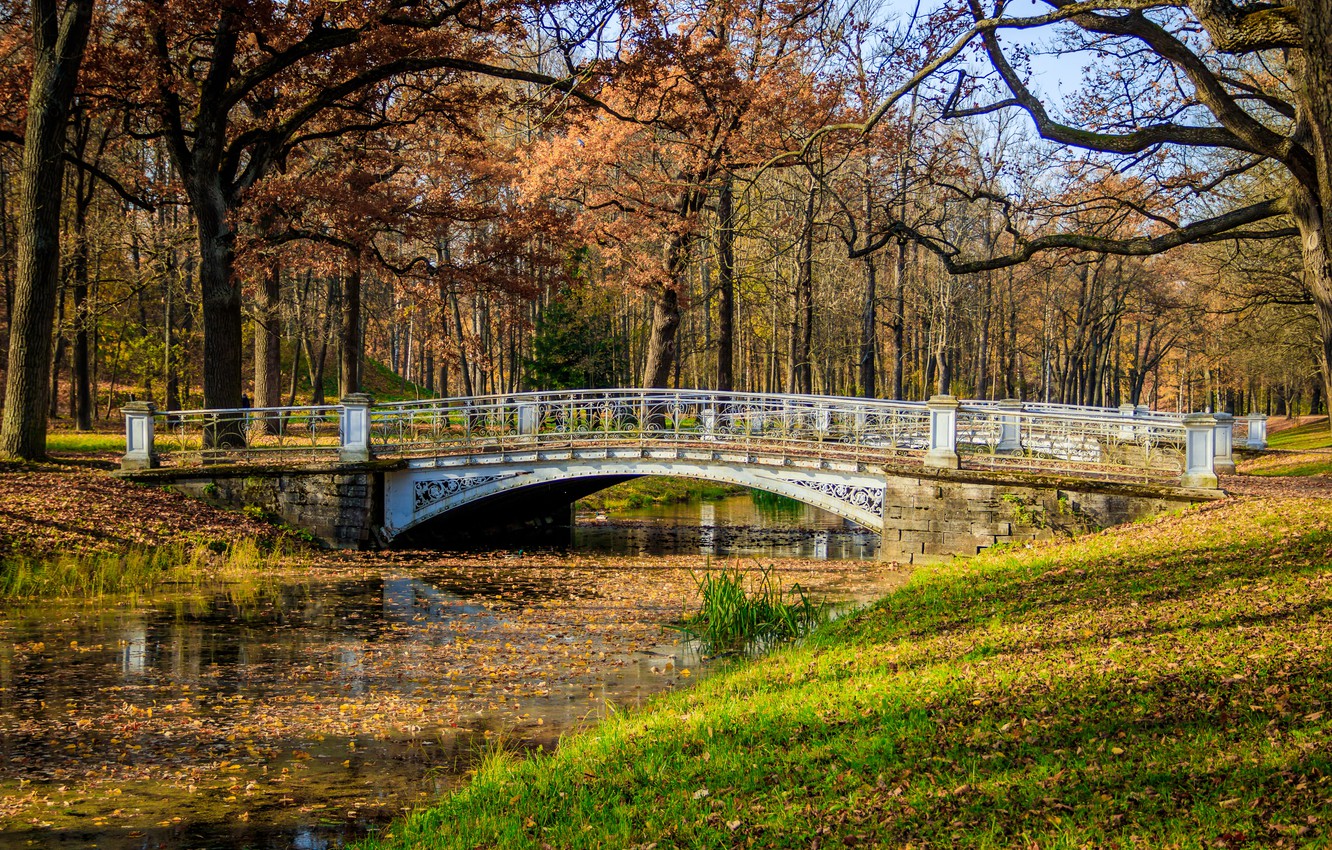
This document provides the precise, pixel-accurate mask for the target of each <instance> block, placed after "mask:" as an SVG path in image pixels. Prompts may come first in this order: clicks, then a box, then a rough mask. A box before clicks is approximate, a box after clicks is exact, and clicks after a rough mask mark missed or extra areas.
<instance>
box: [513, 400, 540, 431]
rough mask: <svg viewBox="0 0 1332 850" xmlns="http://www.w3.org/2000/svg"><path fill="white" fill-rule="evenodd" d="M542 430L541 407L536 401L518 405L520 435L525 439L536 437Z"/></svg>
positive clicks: (523, 402)
mask: <svg viewBox="0 0 1332 850" xmlns="http://www.w3.org/2000/svg"><path fill="white" fill-rule="evenodd" d="M539 430H541V406H540V405H539V404H537V403H536V402H534V401H522V402H519V403H518V433H519V434H521V435H522V436H524V437H535V436H536V434H537V431H539Z"/></svg>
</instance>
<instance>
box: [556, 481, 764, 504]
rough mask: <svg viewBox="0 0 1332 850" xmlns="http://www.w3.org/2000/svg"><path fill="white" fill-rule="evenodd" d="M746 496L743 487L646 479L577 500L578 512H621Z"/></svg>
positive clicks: (628, 482) (703, 482) (616, 486)
mask: <svg viewBox="0 0 1332 850" xmlns="http://www.w3.org/2000/svg"><path fill="white" fill-rule="evenodd" d="M746 492H748V491H747V490H746V489H745V488H744V487H736V486H734V485H731V484H714V483H712V482H709V481H700V480H697V479H693V478H667V477H664V476H660V475H645V476H643V477H642V478H635V479H633V480H632V481H626V482H624V483H623V484H616V485H615V486H614V487H608V488H606V489H605V490H602V491H600V492H597V493H593V494H592V495H590V496H588V497H586V498H584V499H580V500H579V501H578V506H577V507H578V510H580V511H622V510H632V509H633V508H646V507H649V506H651V505H674V504H679V503H681V502H692V501H696V500H697V501H704V502H715V501H718V500H720V499H725V498H726V497H727V496H736V495H740V494H743V493H746Z"/></svg>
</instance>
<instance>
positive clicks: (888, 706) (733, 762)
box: [371, 499, 1332, 848]
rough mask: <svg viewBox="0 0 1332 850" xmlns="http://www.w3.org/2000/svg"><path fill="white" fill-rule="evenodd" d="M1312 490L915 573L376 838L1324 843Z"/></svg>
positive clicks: (1326, 671) (501, 768)
mask: <svg viewBox="0 0 1332 850" xmlns="http://www.w3.org/2000/svg"><path fill="white" fill-rule="evenodd" d="M1329 561H1332V501H1327V500H1275V499H1273V500H1265V501H1260V500H1246V501H1232V502H1228V503H1221V504H1216V505H1211V506H1208V507H1206V508H1202V509H1195V510H1191V511H1189V512H1187V513H1185V514H1183V515H1179V516H1171V517H1164V518H1161V519H1158V520H1156V521H1154V522H1150V523H1144V524H1140V525H1136V526H1130V527H1127V528H1121V529H1116V530H1112V531H1109V532H1105V533H1102V534H1098V535H1094V536H1090V537H1087V538H1083V539H1080V540H1077V541H1072V542H1065V543H1061V544H1057V545H1050V546H1048V547H1043V548H1037V549H1032V550H1022V551H1014V552H997V553H990V554H987V555H984V556H981V557H978V558H975V559H972V560H968V561H962V562H957V563H952V564H947V565H943V566H937V567H926V568H922V569H920V570H918V571H917V572H916V573H915V574H914V575H913V577H912V579H911V581H910V582H909V583H908V584H907V585H906V586H905V587H904V588H903V589H902V590H901V591H899V592H897V593H894V594H892V595H890V596H889V597H887V598H886V599H884V600H883V601H882V602H880V603H879V604H878V605H877V606H875V607H874V608H872V609H870V610H868V611H866V612H864V613H863V614H861V615H858V616H856V617H853V618H850V619H847V620H842V621H839V622H836V623H834V624H832V625H830V626H828V627H826V628H824V629H822V630H820V631H819V632H817V633H816V634H815V635H814V636H813V637H812V638H810V639H808V640H807V641H806V642H805V643H804V644H802V645H801V646H798V647H794V648H790V649H786V650H782V651H780V652H778V653H776V654H774V655H772V656H769V657H767V658H765V659H762V660H761V661H758V662H755V663H751V664H745V665H737V666H735V667H733V668H731V669H730V670H729V671H725V672H723V673H721V674H719V675H716V676H714V677H712V678H710V679H707V680H705V681H703V682H701V683H700V684H699V685H698V686H697V687H696V688H695V689H693V690H691V691H689V692H685V693H680V694H677V695H674V696H672V697H670V698H668V699H665V700H662V701H660V702H657V703H655V704H654V705H652V706H650V707H649V708H647V709H645V710H643V711H639V712H634V713H632V714H629V715H622V716H619V717H616V718H614V719H612V720H610V721H608V722H605V723H603V724H602V725H600V726H598V727H597V728H596V729H594V730H592V731H590V732H588V733H585V734H582V735H579V736H576V737H573V738H571V739H568V740H566V741H565V742H563V743H562V744H561V746H560V748H559V749H558V750H557V752H555V753H554V754H553V755H549V756H540V757H537V758H533V759H525V760H515V759H510V758H506V757H503V756H498V755H497V756H495V757H492V758H490V759H488V760H487V762H486V764H485V765H484V766H483V767H482V769H481V770H480V771H479V773H478V775H477V777H476V779H475V781H474V782H473V783H472V784H471V785H470V786H468V787H467V788H465V789H463V790H462V791H460V792H458V793H456V794H454V795H453V796H451V797H449V798H447V799H445V800H444V801H443V802H442V803H440V804H439V805H438V806H437V807H436V808H434V809H431V810H427V811H423V812H419V813H417V814H415V815H414V816H412V817H411V818H409V819H408V820H406V821H405V822H402V823H399V824H397V825H395V826H394V827H393V828H392V830H391V833H390V834H388V835H386V836H383V837H381V839H380V842H379V843H377V844H376V843H372V844H371V846H377V847H407V846H411V847H476V846H498V847H541V846H547V845H549V846H554V847H608V846H617V847H631V846H640V847H642V846H656V847H657V848H666V847H743V846H758V847H812V846H820V847H829V846H840V845H843V844H848V845H854V846H859V845H872V844H876V843H881V844H883V845H886V846H895V847H897V846H911V845H913V846H936V847H946V846H957V845H967V846H992V847H1001V846H1004V847H1006V846H1018V845H1026V844H1035V845H1039V846H1050V847H1074V846H1089V845H1090V846H1101V845H1107V844H1113V845H1123V846H1128V845H1131V844H1132V845H1138V846H1149V847H1161V846H1185V847H1202V846H1207V847H1239V846H1282V845H1285V846H1295V845H1315V846H1326V845H1327V843H1328V838H1327V836H1328V835H1329V820H1328V819H1329V818H1332V740H1330V739H1329V720H1332V713H1326V712H1329V709H1332V706H1329V705H1328V703H1329V701H1332V669H1330V668H1329V664H1328V661H1329V646H1330V645H1332V609H1330V607H1329V606H1332V569H1330V568H1329Z"/></svg>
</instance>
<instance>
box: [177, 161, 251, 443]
mask: <svg viewBox="0 0 1332 850" xmlns="http://www.w3.org/2000/svg"><path fill="white" fill-rule="evenodd" d="M216 180H217V177H216V175H213V174H211V173H210V172H207V171H205V172H203V174H202V176H201V178H200V179H199V180H196V181H194V182H193V183H192V191H191V192H190V195H191V200H192V201H193V203H194V216H195V222H196V232H197V234H198V237H199V292H200V296H201V298H202V299H203V395H204V407H207V408H213V409H218V408H221V409H234V408H239V407H240V406H241V401H242V399H241V396H242V393H241V344H242V334H241V292H240V281H239V280H237V278H236V274H235V268H234V267H235V260H236V249H235V233H234V232H233V231H232V229H231V224H230V222H229V221H228V220H227V218H228V215H227V214H228V209H227V205H226V203H225V201H224V200H223V195H222V191H221V189H220V188H219V187H217V186H216V185H214V184H215V182H216ZM204 441H205V443H206V444H207V445H209V446H216V447H219V448H227V447H238V446H243V445H244V444H245V435H244V433H243V432H242V428H241V423H240V422H238V421H235V420H224V421H223V422H221V423H219V424H217V425H215V426H213V427H211V428H209V429H208V430H207V431H206V433H205V436H204Z"/></svg>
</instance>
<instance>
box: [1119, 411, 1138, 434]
mask: <svg viewBox="0 0 1332 850" xmlns="http://www.w3.org/2000/svg"><path fill="white" fill-rule="evenodd" d="M1137 412H1138V409H1137V408H1136V407H1134V406H1133V405H1131V404H1121V405H1120V406H1119V415H1120V417H1121V418H1122V419H1123V420H1124V421H1122V422H1120V424H1119V439H1121V440H1129V441H1132V440H1135V439H1137V436H1138V429H1137V426H1135V425H1134V424H1133V423H1132V422H1129V421H1128V420H1130V419H1132V418H1133V417H1134V416H1136V415H1137Z"/></svg>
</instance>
